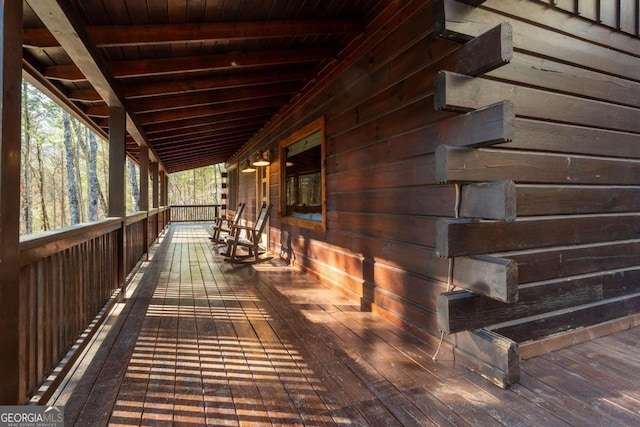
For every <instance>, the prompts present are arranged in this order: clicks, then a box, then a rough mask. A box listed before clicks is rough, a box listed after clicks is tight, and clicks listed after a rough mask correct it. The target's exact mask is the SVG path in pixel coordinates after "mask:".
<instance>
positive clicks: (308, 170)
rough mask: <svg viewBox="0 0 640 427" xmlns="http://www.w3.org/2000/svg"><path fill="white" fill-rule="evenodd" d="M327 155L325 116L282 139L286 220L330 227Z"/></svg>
mask: <svg viewBox="0 0 640 427" xmlns="http://www.w3.org/2000/svg"><path fill="white" fill-rule="evenodd" d="M324 156H325V143H324V117H320V118H319V119H317V120H314V121H313V122H311V123H309V124H308V125H307V126H305V127H304V128H302V129H300V130H299V131H297V132H295V133H294V134H292V135H291V136H289V137H288V138H287V139H285V140H283V141H281V142H280V159H281V162H280V163H281V171H282V180H281V188H280V190H281V193H280V194H282V198H281V204H282V206H281V209H280V212H281V215H282V222H283V223H285V224H292V225H298V226H301V227H306V228H312V229H314V230H326V224H327V211H326V203H325V199H326V190H325V170H324V163H325V162H324Z"/></svg>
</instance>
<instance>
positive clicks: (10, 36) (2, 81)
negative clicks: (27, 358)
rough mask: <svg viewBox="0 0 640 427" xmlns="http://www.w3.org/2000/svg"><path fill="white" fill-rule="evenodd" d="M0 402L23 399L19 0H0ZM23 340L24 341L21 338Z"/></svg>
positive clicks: (20, 7)
mask: <svg viewBox="0 0 640 427" xmlns="http://www.w3.org/2000/svg"><path fill="white" fill-rule="evenodd" d="M0 25H2V28H1V29H0V32H1V33H0V34H1V36H0V49H1V51H0V85H1V86H2V87H1V88H0V89H2V90H1V91H0V93H1V94H2V95H1V96H2V103H0V331H2V334H1V335H0V336H1V337H2V338H0V345H2V351H1V352H0V378H2V380H1V381H0V404H2V405H15V404H18V403H23V402H24V400H25V399H26V391H25V390H26V382H25V375H26V373H25V366H24V357H20V356H21V354H22V351H21V350H22V349H23V344H24V343H22V341H23V340H24V339H25V335H24V333H23V330H22V328H24V323H25V322H24V321H21V320H22V318H23V316H24V315H25V313H24V311H23V308H24V307H23V303H25V302H26V301H25V300H24V298H21V295H20V294H21V293H20V280H19V276H20V252H19V243H20V186H19V185H16V183H19V182H20V105H21V104H20V103H21V77H22V61H19V60H17V59H16V58H22V1H18V0H5V1H3V2H2V3H1V4H0ZM25 343H26V342H25Z"/></svg>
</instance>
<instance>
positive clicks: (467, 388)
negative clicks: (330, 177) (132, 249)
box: [49, 225, 640, 426]
mask: <svg viewBox="0 0 640 427" xmlns="http://www.w3.org/2000/svg"><path fill="white" fill-rule="evenodd" d="M639 342H640V328H635V329H631V330H627V331H624V332H620V333H617V334H614V335H610V336H606V337H602V338H598V339H596V340H594V341H592V342H587V343H583V344H578V345H576V346H573V347H570V348H567V349H563V350H558V351H556V352H553V353H550V354H547V355H544V356H540V357H535V358H532V359H528V360H525V361H523V362H522V380H521V382H520V383H519V384H516V385H514V386H513V387H511V388H510V389H508V390H501V389H499V388H497V387H495V386H493V385H492V384H490V383H489V382H487V381H486V380H484V379H482V378H481V377H479V376H478V375H477V374H475V373H473V372H471V371H469V370H467V369H466V368H464V367H462V366H460V365H458V364H456V363H455V361H453V360H447V357H446V356H445V357H441V358H439V359H438V360H437V361H435V362H434V361H433V360H432V359H431V355H432V354H433V352H434V350H435V349H433V348H431V347H430V346H428V345H427V344H425V343H423V342H422V341H420V340H419V339H418V338H416V337H414V336H412V335H410V334H408V333H407V332H405V331H403V330H401V329H399V328H397V327H396V326H394V325H392V324H391V323H389V322H387V321H385V320H384V319H382V318H380V317H378V316H376V315H375V314H372V313H363V312H360V310H359V303H356V302H354V301H352V300H349V299H348V298H346V297H345V296H344V295H343V294H340V293H339V292H337V291H336V290H334V289H331V288H329V287H326V286H324V285H322V284H320V283H318V282H317V281H316V280H315V279H313V278H311V277H309V276H307V275H304V274H301V273H299V272H297V271H295V270H293V269H291V268H289V267H286V266H282V265H279V264H278V262H277V261H272V262H269V263H266V264H260V265H255V266H233V265H230V264H227V263H225V262H223V259H222V257H220V256H219V255H218V254H217V253H216V251H215V250H214V247H213V246H212V245H211V243H210V241H209V239H208V233H207V229H206V228H205V227H204V226H202V225H177V226H171V227H170V228H169V229H168V231H167V232H166V233H165V234H164V235H163V237H162V239H161V242H160V244H159V245H157V246H156V247H155V248H154V249H153V252H152V254H151V260H150V261H149V262H148V263H145V265H144V266H143V268H142V269H141V272H140V273H139V274H138V275H137V276H136V278H135V280H134V284H133V285H132V289H131V290H130V296H129V298H128V299H127V301H126V302H123V303H120V304H118V305H117V306H116V308H115V309H114V312H113V314H112V315H111V316H110V317H109V318H108V319H107V320H106V321H105V323H104V325H103V327H102V330H101V331H99V332H98V333H97V334H96V336H95V338H94V339H93V341H92V343H91V344H90V345H89V346H87V349H86V350H85V354H84V356H83V357H81V358H79V359H78V361H77V362H76V366H74V368H73V369H72V371H71V373H72V374H71V375H70V376H69V377H68V379H67V380H66V381H65V382H64V383H63V385H62V387H61V388H60V389H59V390H58V391H57V392H56V393H55V394H54V395H53V396H54V398H53V399H52V400H51V401H50V402H49V403H51V404H57V405H65V420H66V424H67V425H78V426H103V425H114V426H116V425H118V426H137V425H154V426H165V425H166V426H173V425H176V426H177V425H180V426H201V425H209V426H248V425H251V426H253V425H287V426H289V425H310V426H322V425H332V426H333V425H363V426H366V425H371V426H401V425H403V426H414V425H415V426H430V425H437V426H443V425H451V426H478V425H482V426H491V425H495V426H546V425H549V426H565V425H570V426H584V425H608V426H609V425H611V426H613V425H640V395H639V392H638V390H640V375H639V374H638V372H640V369H638V368H639V367H640V352H638V346H639V344H638V343H639Z"/></svg>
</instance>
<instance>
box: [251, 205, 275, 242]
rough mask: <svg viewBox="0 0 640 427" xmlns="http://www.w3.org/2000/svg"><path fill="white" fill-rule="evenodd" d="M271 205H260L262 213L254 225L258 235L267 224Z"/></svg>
mask: <svg viewBox="0 0 640 427" xmlns="http://www.w3.org/2000/svg"><path fill="white" fill-rule="evenodd" d="M271 207H272V206H271V205H268V206H267V204H266V203H262V206H261V207H260V213H259V214H258V219H257V220H256V223H255V224H254V226H253V230H254V232H255V234H256V235H260V234H262V231H263V230H264V227H265V226H266V225H267V220H268V219H269V214H270V213H271Z"/></svg>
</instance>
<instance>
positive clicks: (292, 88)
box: [127, 82, 300, 113]
mask: <svg viewBox="0 0 640 427" xmlns="http://www.w3.org/2000/svg"><path fill="white" fill-rule="evenodd" d="M299 89H300V85H299V84H298V83H295V82H288V83H276V84H269V85H260V86H252V87H250V88H237V89H225V90H215V91H206V92H198V93H192V94H184V95H167V96H156V97H153V98H142V99H135V100H133V99H132V100H130V101H129V102H127V106H128V107H129V108H130V109H131V110H132V111H134V112H137V113H145V112H150V111H160V110H170V109H175V108H185V107H189V108H193V107H198V106H201V105H212V104H218V103H229V102H241V101H245V100H251V99H258V98H268V97H276V96H281V95H292V94H294V93H295V92H297V91H298V90H299Z"/></svg>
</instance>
